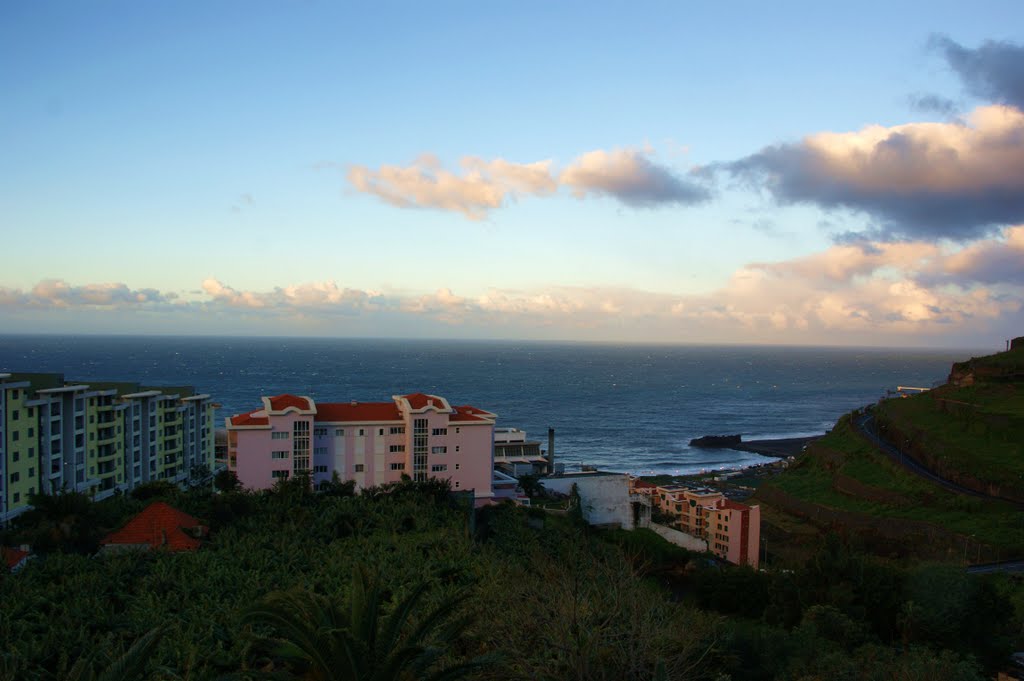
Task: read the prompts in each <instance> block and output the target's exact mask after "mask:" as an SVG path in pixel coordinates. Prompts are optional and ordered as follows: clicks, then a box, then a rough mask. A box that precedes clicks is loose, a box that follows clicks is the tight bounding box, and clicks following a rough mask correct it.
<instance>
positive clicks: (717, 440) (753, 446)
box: [690, 433, 824, 457]
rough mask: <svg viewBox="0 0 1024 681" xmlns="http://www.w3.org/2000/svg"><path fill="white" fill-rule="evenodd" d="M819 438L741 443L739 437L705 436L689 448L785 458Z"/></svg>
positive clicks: (811, 436)
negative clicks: (728, 450)
mask: <svg viewBox="0 0 1024 681" xmlns="http://www.w3.org/2000/svg"><path fill="white" fill-rule="evenodd" d="M821 437H824V433H823V434H822V435H810V436H807V437H787V438H778V439H772V440H750V441H749V442H743V438H742V437H741V436H739V435H705V436H704V437H699V438H696V439H694V440H690V446H691V447H702V448H705V449H732V450H735V451H738V452H750V453H751V454H760V455H761V456H775V457H786V456H794V455H796V454H799V453H800V452H802V451H803V450H804V447H806V446H807V445H809V444H810V443H812V442H814V441H815V440H817V439H818V438H821Z"/></svg>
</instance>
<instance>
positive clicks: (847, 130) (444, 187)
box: [0, 0, 1024, 347]
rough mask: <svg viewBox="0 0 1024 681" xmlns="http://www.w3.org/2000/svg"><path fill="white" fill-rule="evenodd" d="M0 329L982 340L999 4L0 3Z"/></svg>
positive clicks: (1014, 312) (1012, 235)
mask: <svg viewBox="0 0 1024 681" xmlns="http://www.w3.org/2000/svg"><path fill="white" fill-rule="evenodd" d="M0 255H2V257H0V263H2V265H0V333H69V334H85V333H87V334H104V333H110V334H122V333H130V334H197V335H208V334H209V335H236V334H238V335H241V334H252V335H269V336H332V337H397V338H506V339H536V340H585V341H608V342H657V343H752V344H758V343H771V344H797V345H803V344H813V345H880V346H915V347H921V346H936V347H988V346H992V347H996V346H998V347H1002V345H1003V341H1004V339H1007V338H1011V337H1015V336H1020V335H1024V4H1022V3H1020V2H1019V0H1012V1H1007V2H999V1H995V0H993V1H985V0H981V1H979V2H975V3H966V2H942V1H936V0H932V1H929V2H909V1H908V2H900V3H891V2H886V3H881V2H859V3H822V2H820V1H818V2H778V3H764V2H728V3H724V2H723V3H681V2H664V3H661V2H631V3H625V2H593V1H592V0H591V1H590V2H558V3H551V2H523V1H519V2H487V3H471V2H429V3H421V2H379V3H359V4H357V3H342V2H319V1H316V0H307V1H300V0H292V1H287V0H278V1H275V2H269V1H260V0H246V1H235V2H233V1H230V0H223V1H218V2H198V1H195V2H193V1H189V0H184V1H182V2H173V3H172V2H146V3H140V2H137V1H136V0H131V1H123V2H112V1H107V2H105V1H102V0H96V1H94V2H72V1H70V0H68V1H65V2H51V1H49V0H32V1H21V0H11V1H9V2H4V3H0Z"/></svg>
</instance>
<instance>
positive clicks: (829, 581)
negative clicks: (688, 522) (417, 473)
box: [0, 481, 1011, 681]
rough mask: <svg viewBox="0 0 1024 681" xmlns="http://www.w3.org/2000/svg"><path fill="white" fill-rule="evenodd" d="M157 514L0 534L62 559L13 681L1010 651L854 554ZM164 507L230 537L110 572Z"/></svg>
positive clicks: (12, 658) (568, 669) (640, 538)
mask: <svg viewBox="0 0 1024 681" xmlns="http://www.w3.org/2000/svg"><path fill="white" fill-rule="evenodd" d="M224 482H227V483H228V484H227V485H226V487H227V488H231V487H232V485H231V484H230V481H224ZM136 496H137V497H141V498H131V497H123V498H116V499H111V500H108V501H105V502H101V503H97V504H90V503H89V502H87V501H86V500H83V499H80V498H77V497H75V496H73V495H67V496H66V497H58V498H53V499H40V500H39V502H40V503H39V504H38V510H37V511H36V512H34V514H33V515H32V516H30V517H27V518H25V520H24V521H23V522H22V523H21V524H20V526H18V527H15V528H13V529H12V530H10V531H8V532H7V533H6V534H5V536H4V537H2V539H3V540H4V541H5V542H6V543H19V542H21V541H25V540H32V541H34V542H35V541H41V542H42V543H39V544H37V546H40V547H42V548H41V550H42V552H43V553H44V554H45V555H42V556H40V557H39V558H37V559H35V560H33V561H31V562H30V564H29V565H28V566H27V567H26V568H25V569H24V570H23V571H21V572H20V573H18V574H16V575H5V576H3V577H0V604H2V607H0V641H3V643H4V645H3V647H2V649H0V679H2V680H6V679H11V680H13V679H17V680H19V681H20V680H22V679H25V680H32V679H64V678H80V679H85V678H96V679H99V678H124V679H130V678H152V679H172V678H182V679H190V680H199V679H216V678H224V677H228V676H230V677H232V678H262V677H265V676H266V675H267V674H270V675H272V676H274V677H276V678H318V679H328V678H339V679H350V678H377V679H385V678H388V679H392V678H393V679H399V678H408V679H411V678H424V677H426V676H428V675H435V676H436V678H460V677H465V678H474V679H580V680H582V679H588V680H589V679H609V680H610V679H626V680H629V679H636V680H641V679H642V680H648V679H654V678H659V679H661V678H664V679H708V680H709V681H711V680H718V679H726V678H731V679H733V680H735V681H740V680H746V679H750V680H755V679H756V680H760V679H765V680H768V679H791V678H803V679H815V678H822V679H824V678H829V679H843V678H850V679H853V678H856V679H876V678H877V679H888V678H905V679H927V680H928V681H944V680H947V679H948V680H957V681H960V680H963V681H968V680H973V679H981V678H984V677H983V676H982V674H981V666H980V665H982V664H983V665H988V666H992V665H995V664H998V662H999V660H1001V659H1002V656H1003V655H1004V653H1005V651H1006V649H1007V644H1008V638H1007V634H1008V631H1007V626H1008V623H1009V622H1010V617H1011V613H1010V610H1009V606H1008V605H1007V601H1006V600H1005V599H1004V598H1003V597H1002V596H1001V595H1000V594H999V593H997V591H996V590H995V589H993V588H992V586H991V585H990V584H989V583H988V582H985V581H979V580H977V579H974V578H968V577H967V576H966V575H964V574H963V573H962V572H958V571H955V570H948V569H946V568H941V567H934V568H933V567H922V568H917V569H915V570H912V571H906V570H897V569H895V568H887V567H885V566H884V565H881V564H876V563H873V562H870V561H867V560H866V559H864V558H863V557H861V556H859V555H857V554H856V553H854V552H851V551H850V550H849V548H848V547H846V546H845V545H844V544H843V543H842V542H839V541H838V540H836V539H831V540H829V542H828V543H827V544H826V545H825V546H824V547H823V548H822V550H821V551H820V552H819V554H818V555H816V556H815V558H814V559H813V560H812V561H810V562H809V563H808V564H807V565H806V566H805V567H804V568H802V569H800V570H797V571H795V572H778V573H759V572H754V571H752V570H749V569H740V568H731V567H721V566H715V565H713V564H710V563H708V562H707V561H708V559H707V558H706V557H704V556H693V555H691V554H688V553H687V552H685V551H682V550H681V549H676V548H675V547H671V546H669V545H667V544H665V543H664V542H662V541H661V540H660V538H658V537H656V535H653V533H649V532H644V531H640V532H635V533H626V532H611V533H595V532H593V531H591V530H589V529H587V528H584V527H582V526H580V524H579V523H578V521H577V520H575V519H573V518H572V517H571V516H558V515H547V514H544V513H543V512H539V511H533V512H527V511H523V510H522V509H517V508H512V507H498V508H489V509H485V510H483V511H478V512H476V513H475V514H474V512H473V510H472V508H471V505H467V503H466V500H465V499H464V498H460V497H458V496H457V495H455V496H453V495H450V494H449V490H448V489H447V488H446V487H445V485H444V484H443V483H441V484H439V483H437V482H431V483H426V484H420V483H412V482H409V481H403V482H401V483H396V484H394V485H389V486H387V487H384V488H376V489H372V490H368V491H365V492H364V493H362V494H359V495H355V494H353V490H352V489H351V487H350V486H346V485H341V484H338V485H329V486H328V488H327V489H326V490H323V491H318V492H313V491H312V490H311V489H310V488H309V486H308V484H305V483H304V482H302V481H289V482H287V483H284V484H280V485H278V487H277V488H275V489H274V490H273V491H271V492H265V493H249V492H244V491H231V492H226V493H222V494H211V493H208V492H200V491H191V492H187V493H185V492H179V491H176V490H174V489H170V488H159V487H153V488H149V489H146V490H143V491H142V492H140V493H139V494H137V495H136ZM157 497H160V498H164V499H166V500H167V501H168V502H170V503H171V504H172V505H174V506H176V507H177V508H180V509H181V510H183V511H186V512H188V513H190V514H192V515H194V516H196V517H199V518H201V519H203V520H204V521H205V522H207V523H208V524H209V525H210V527H211V533H210V537H209V539H208V540H206V541H205V542H204V545H203V547H202V548H201V549H200V550H198V551H196V552H193V553H179V554H171V553H167V552H163V551H156V552H147V553H141V552H138V553H121V554H114V555H100V556H98V557H93V556H92V555H91V554H92V551H93V550H94V548H95V546H96V543H97V542H98V539H99V537H101V536H102V533H104V532H106V531H108V530H110V529H113V528H116V527H117V526H118V525H119V524H120V523H122V522H124V520H125V519H127V518H128V517H130V515H131V514H133V513H135V512H137V511H138V510H140V509H141V508H143V507H144V506H145V504H146V503H148V502H149V501H151V500H152V499H154V498H157ZM666 583H667V584H668V586H670V587H671V589H666V588H665V584H666ZM691 601H695V603H691ZM344 660H347V662H345V663H343V662H342V661H344ZM346 665H347V666H346ZM139 669H141V670H142V671H138V672H137V673H136V671H135V670H139ZM389 670H390V671H389ZM392 672H393V673H392ZM112 674H113V676H111V675H112ZM133 674H134V676H133ZM446 675H447V676H446Z"/></svg>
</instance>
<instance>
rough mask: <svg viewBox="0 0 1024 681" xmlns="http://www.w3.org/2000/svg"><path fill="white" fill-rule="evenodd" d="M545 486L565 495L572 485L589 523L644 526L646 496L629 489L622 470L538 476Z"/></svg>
mask: <svg viewBox="0 0 1024 681" xmlns="http://www.w3.org/2000/svg"><path fill="white" fill-rule="evenodd" d="M540 484H541V486H542V487H544V489H546V490H549V491H551V492H556V493H558V494H565V495H568V494H570V493H571V492H572V487H573V485H575V486H576V491H577V493H578V494H579V495H580V503H581V504H582V510H583V518H584V519H585V520H586V521H587V522H588V523H589V524H591V525H596V526H600V527H621V528H622V529H624V530H633V529H636V528H638V527H646V526H647V524H648V523H649V522H650V518H651V505H650V500H649V499H648V497H647V496H645V495H642V494H635V493H633V491H632V490H631V489H630V478H629V476H628V475H626V474H625V473H608V472H604V471H589V472H582V473H566V474H564V475H557V476H552V477H547V478H541V480H540Z"/></svg>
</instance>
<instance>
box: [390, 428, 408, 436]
mask: <svg viewBox="0 0 1024 681" xmlns="http://www.w3.org/2000/svg"><path fill="white" fill-rule="evenodd" d="M388 434H389V435H405V426H391V428H390V429H389V430H388Z"/></svg>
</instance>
